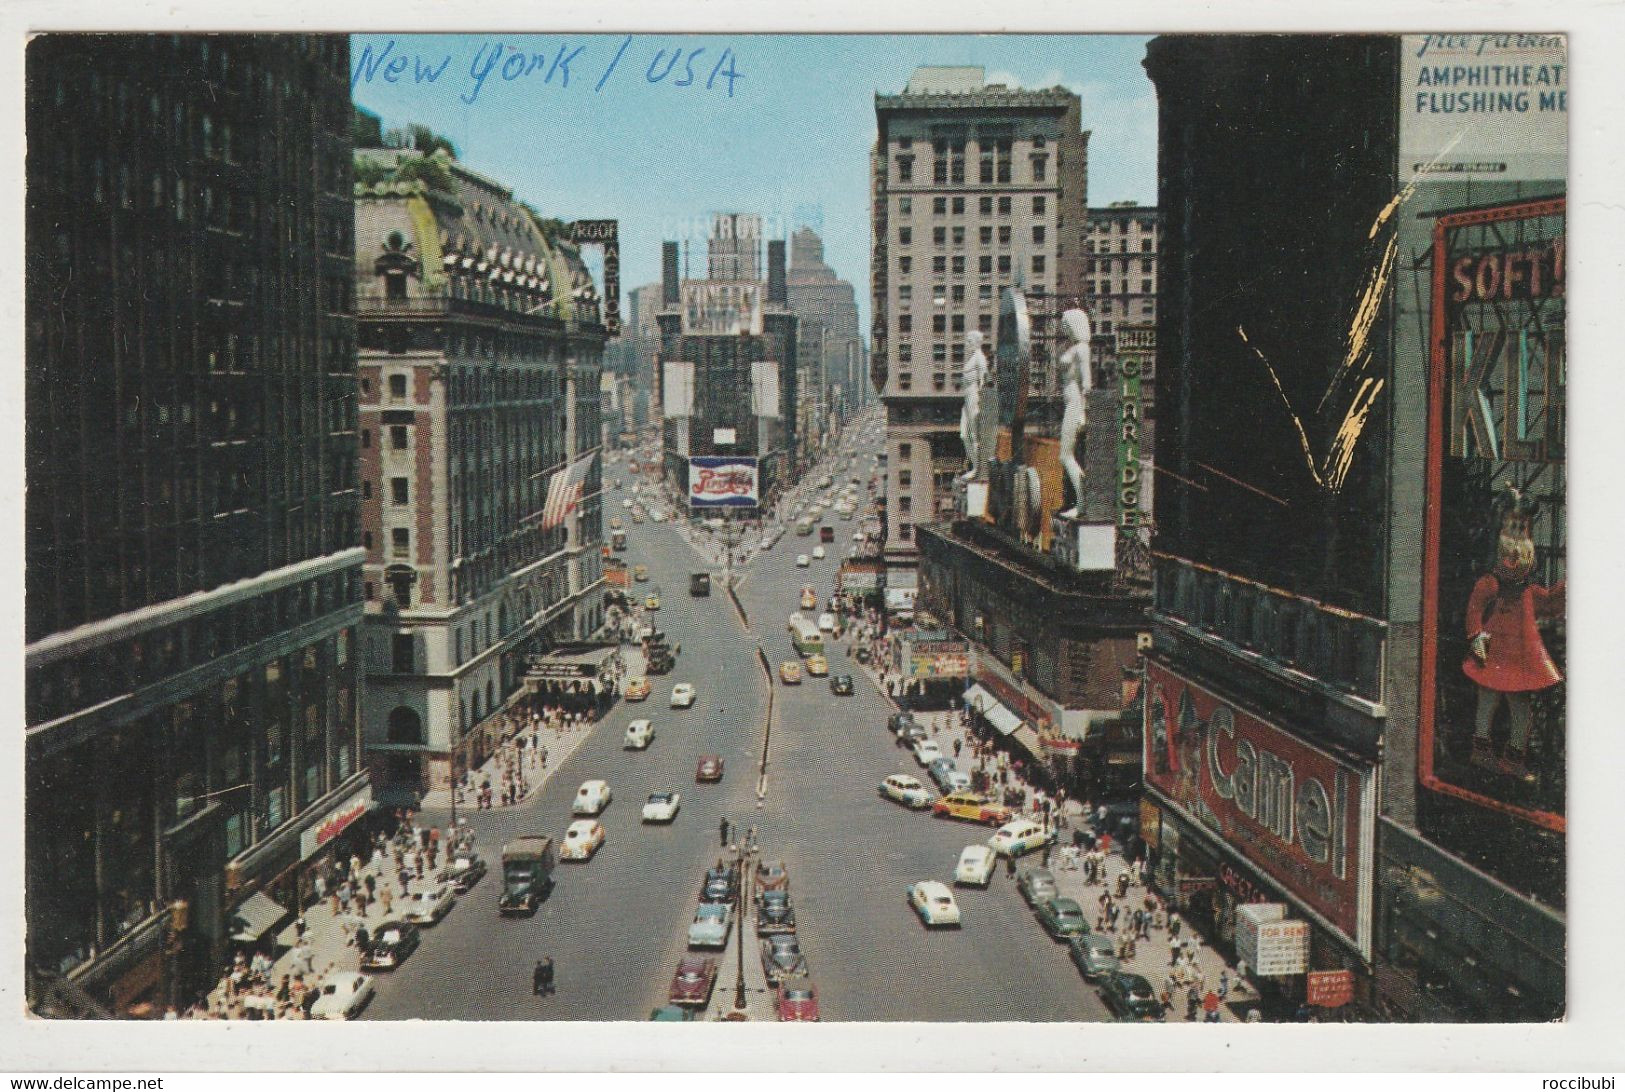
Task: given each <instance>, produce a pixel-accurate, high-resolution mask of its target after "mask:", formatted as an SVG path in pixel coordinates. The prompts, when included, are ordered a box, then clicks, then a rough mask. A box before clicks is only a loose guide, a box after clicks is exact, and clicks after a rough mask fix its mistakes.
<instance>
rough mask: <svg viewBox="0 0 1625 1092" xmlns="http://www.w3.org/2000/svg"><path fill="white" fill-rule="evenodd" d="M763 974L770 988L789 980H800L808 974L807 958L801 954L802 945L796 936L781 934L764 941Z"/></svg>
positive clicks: (762, 946)
mask: <svg viewBox="0 0 1625 1092" xmlns="http://www.w3.org/2000/svg"><path fill="white" fill-rule="evenodd" d="M761 948H762V974H763V975H765V976H766V977H767V984H768V985H769V986H775V987H776V986H778V985H779V983H781V982H783V981H784V980H785V979H787V978H800V977H801V976H803V975H805V974H806V973H807V957H806V956H804V955H802V954H801V944H800V942H799V941H797V940H796V938H795V937H794V936H791V935H789V934H781V935H779V936H772V937H768V938H767V939H766V940H764V941H762V945H761Z"/></svg>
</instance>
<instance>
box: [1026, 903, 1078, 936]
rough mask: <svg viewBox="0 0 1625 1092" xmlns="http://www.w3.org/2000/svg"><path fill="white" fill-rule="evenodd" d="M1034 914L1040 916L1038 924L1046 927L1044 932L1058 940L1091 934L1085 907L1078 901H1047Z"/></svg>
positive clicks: (1039, 905)
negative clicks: (1084, 915) (1085, 916)
mask: <svg viewBox="0 0 1625 1092" xmlns="http://www.w3.org/2000/svg"><path fill="white" fill-rule="evenodd" d="M1033 913H1034V914H1036V915H1037V916H1038V924H1040V925H1042V926H1043V927H1044V932H1046V933H1048V934H1049V935H1050V936H1052V937H1054V938H1055V939H1056V940H1069V939H1071V938H1072V937H1075V936H1083V935H1084V934H1086V933H1087V932H1089V923H1088V922H1087V921H1085V920H1084V917H1083V907H1081V906H1079V905H1078V900H1077V899H1069V898H1065V897H1056V898H1050V899H1045V900H1044V901H1043V902H1041V903H1039V904H1038V906H1037V908H1036V909H1034V911H1033Z"/></svg>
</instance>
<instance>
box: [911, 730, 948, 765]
mask: <svg viewBox="0 0 1625 1092" xmlns="http://www.w3.org/2000/svg"><path fill="white" fill-rule="evenodd" d="M941 757H942V747H941V745H939V744H938V743H937V741H936V740H934V739H931V738H929V737H927V738H925V739H921V740H916V741H915V743H914V761H915V762H918V763H919V764H920V765H921V766H929V765H931V763H933V762H935V761H936V760H937V759H939V758H941Z"/></svg>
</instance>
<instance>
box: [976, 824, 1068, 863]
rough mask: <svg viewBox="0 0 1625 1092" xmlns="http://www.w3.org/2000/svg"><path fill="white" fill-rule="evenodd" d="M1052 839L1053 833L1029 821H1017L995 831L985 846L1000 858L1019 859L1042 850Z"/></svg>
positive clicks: (1053, 837)
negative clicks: (1034, 851) (1025, 854)
mask: <svg viewBox="0 0 1625 1092" xmlns="http://www.w3.org/2000/svg"><path fill="white" fill-rule="evenodd" d="M1054 839H1055V833H1054V831H1048V830H1045V829H1044V828H1043V827H1042V826H1040V825H1039V824H1037V823H1035V822H1033V821H1032V820H1031V819H1017V820H1015V821H1014V822H1011V823H1006V824H1004V826H1002V827H1000V828H999V829H998V830H997V831H995V832H994V834H993V837H991V838H989V839H988V840H987V844H988V845H989V846H990V847H991V848H992V849H993V852H995V853H997V854H999V855H1000V856H1004V857H1020V856H1021V855H1022V854H1024V853H1031V852H1032V851H1033V850H1035V849H1043V848H1044V846H1046V845H1048V844H1049V843H1050V842H1052V841H1053V840H1054Z"/></svg>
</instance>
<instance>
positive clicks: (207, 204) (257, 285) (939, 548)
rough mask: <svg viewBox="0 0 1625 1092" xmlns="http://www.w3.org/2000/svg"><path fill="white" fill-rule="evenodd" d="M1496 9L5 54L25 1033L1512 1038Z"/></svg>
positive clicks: (1513, 855) (1555, 49)
mask: <svg viewBox="0 0 1625 1092" xmlns="http://www.w3.org/2000/svg"><path fill="white" fill-rule="evenodd" d="M1538 31H1539V28H1535V27H1532V28H1529V29H1528V31H1527V32H1524V33H1513V32H1505V31H1500V30H1496V31H1477V30H1473V31H1470V32H1459V33H1375V32H1369V31H1368V32H1361V33H1337V34H1334V33H1292V34H1260V33H1188V34H1170V33H1162V34H1139V35H1131V34H1055V35H1031V34H994V35H958V36H952V35H950V36H932V37H929V38H925V37H916V36H913V35H908V34H870V35H861V36H860V35H840V34H783V35H765V34H733V35H724V34H714V35H681V34H662V35H655V34H645V33H603V34H594V33H537V34H529V33H513V32H481V33H472V34H416V33H386V32H368V33H357V34H344V33H241V32H238V33H197V32H188V33H149V32H130V33H107V34H87V33H78V32H66V31H62V32H46V33H40V34H37V35H35V36H33V37H31V38H30V40H29V41H28V42H27V46H26V72H25V74H24V104H25V108H26V113H25V122H24V124H25V133H26V138H27V152H26V174H25V194H24V199H25V201H26V222H25V238H24V254H25V263H24V276H25V279H24V290H25V317H24V322H23V324H22V325H23V329H24V350H25V356H24V362H23V365H24V373H25V391H24V394H25V406H24V413H23V424H24V445H25V451H24V463H25V468H26V486H27V500H26V506H25V512H24V519H23V524H24V536H25V555H24V564H23V565H22V566H21V571H22V573H23V582H24V585H25V587H24V591H25V599H24V603H23V608H22V625H23V629H24V642H23V643H24V649H23V653H24V658H25V688H24V700H25V706H26V755H25V766H24V769H25V782H26V788H25V796H24V801H23V822H24V831H23V836H22V841H23V844H24V849H25V852H24V861H23V865H22V867H21V868H20V869H19V870H18V871H17V873H16V874H17V879H18V882H20V884H21V885H22V887H23V890H24V893H23V900H22V901H23V911H24V919H25V923H26V936H25V957H24V966H23V979H22V980H21V981H18V982H15V983H13V984H12V990H11V996H13V997H14V998H21V1000H20V1001H19V1002H18V1003H19V1004H25V1005H26V1008H27V1011H28V1013H29V1014H30V1015H31V1017H32V1018H34V1019H35V1020H37V1021H39V1022H41V1023H42V1024H43V1022H48V1021H56V1020H71V1021H85V1020H119V1021H137V1020H172V1021H191V1022H200V1023H201V1022H219V1021H230V1022H244V1021H246V1022H260V1021H279V1022H297V1021H310V1020H329V1021H343V1020H351V1021H360V1022H363V1023H368V1022H386V1021H404V1020H423V1021H525V1022H549V1021H592V1022H617V1021H671V1022H694V1023H718V1022H736V1021H743V1022H756V1023H761V1022H777V1021H785V1022H812V1021H821V1022H827V1023H863V1022H877V1021H891V1022H895V1021H909V1022H926V1023H939V1022H940V1023H959V1024H964V1023H972V1024H974V1023H980V1022H989V1023H991V1022H1000V1023H1007V1022H1012V1021H1014V1022H1021V1023H1037V1024H1044V1023H1051V1024H1054V1023H1057V1022H1065V1023H1091V1022H1105V1021H1118V1022H1124V1021H1128V1022H1142V1023H1148V1024H1185V1023H1201V1024H1225V1025H1240V1024H1281V1023H1330V1022H1338V1023H1378V1024H1400V1023H1405V1024H1413V1023H1452V1024H1461V1023H1467V1024H1474V1023H1483V1024H1488V1023H1495V1024H1514V1025H1516V1024H1533V1023H1546V1022H1552V1021H1562V1020H1564V1019H1565V1018H1566V1016H1567V1014H1568V1003H1567V1000H1566V998H1567V982H1568V973H1567V963H1568V960H1567V956H1566V950H1567V946H1568V930H1567V916H1568V902H1569V899H1568V887H1567V883H1566V876H1567V875H1568V871H1569V863H1570V862H1569V855H1568V853H1567V852H1566V838H1567V810H1568V809H1567V806H1566V801H1567V799H1568V787H1569V773H1570V769H1571V763H1570V760H1569V757H1568V747H1567V743H1568V725H1567V716H1566V710H1567V707H1568V701H1567V695H1566V682H1567V678H1568V652H1569V649H1568V641H1567V623H1566V612H1565V606H1566V603H1567V595H1566V588H1567V582H1566V576H1567V568H1568V527H1569V519H1568V500H1567V487H1566V482H1567V458H1566V455H1567V448H1568V437H1567V427H1566V422H1567V399H1566V390H1567V382H1568V370H1567V350H1566V346H1567V338H1566V331H1567V329H1568V318H1567V308H1566V284H1567V273H1568V263H1567V260H1566V255H1567V248H1566V239H1567V222H1568V221H1567V179H1568V173H1569V155H1568V140H1569V122H1568V119H1569V108H1570V101H1569V88H1570V78H1569V65H1568V50H1569V45H1570V43H1569V40H1568V38H1567V36H1565V35H1564V34H1562V33H1542V32H1538ZM718 1030H719V1031H720V1029H718ZM1233 1030H1235V1031H1236V1032H1237V1033H1238V1034H1242V1035H1244V1034H1246V1031H1245V1029H1233Z"/></svg>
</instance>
